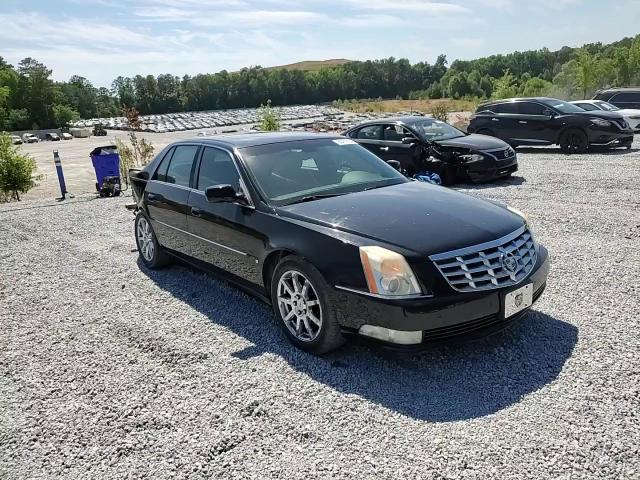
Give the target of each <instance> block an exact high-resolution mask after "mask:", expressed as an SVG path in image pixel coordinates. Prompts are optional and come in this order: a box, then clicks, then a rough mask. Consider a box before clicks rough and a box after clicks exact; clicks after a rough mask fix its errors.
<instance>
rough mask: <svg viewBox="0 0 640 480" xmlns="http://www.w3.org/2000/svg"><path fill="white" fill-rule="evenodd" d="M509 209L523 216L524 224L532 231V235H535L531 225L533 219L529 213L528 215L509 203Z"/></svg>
mask: <svg viewBox="0 0 640 480" xmlns="http://www.w3.org/2000/svg"><path fill="white" fill-rule="evenodd" d="M507 210H509V211H510V212H511V213H515V214H516V215H518V216H519V217H520V218H522V220H524V224H525V225H526V226H527V228H528V229H529V232H530V233H531V235H533V228H532V227H531V221H529V215H527V214H526V213H524V212H523V211H521V210H518V209H517V208H514V207H510V206H509V205H507Z"/></svg>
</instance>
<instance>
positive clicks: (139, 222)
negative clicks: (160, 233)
mask: <svg viewBox="0 0 640 480" xmlns="http://www.w3.org/2000/svg"><path fill="white" fill-rule="evenodd" d="M135 229H136V245H137V247H138V253H139V254H140V259H141V260H142V263H144V264H145V265H146V266H147V267H149V268H151V269H155V268H161V267H164V266H165V265H167V264H168V263H170V261H171V258H170V257H169V254H167V252H165V250H164V249H163V248H162V247H161V246H160V244H159V243H158V239H157V238H156V234H155V232H154V231H153V227H152V226H151V222H150V221H149V219H148V218H147V217H146V215H145V214H144V213H142V212H138V215H137V216H136V223H135Z"/></svg>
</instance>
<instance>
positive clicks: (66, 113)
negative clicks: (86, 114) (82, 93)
mask: <svg viewBox="0 0 640 480" xmlns="http://www.w3.org/2000/svg"><path fill="white" fill-rule="evenodd" d="M52 110H53V119H54V123H55V125H56V127H58V128H67V126H69V124H70V123H71V122H74V121H76V120H78V119H79V118H80V114H79V113H78V112H76V111H75V110H74V109H73V108H71V107H69V106H67V105H54V106H53V108H52Z"/></svg>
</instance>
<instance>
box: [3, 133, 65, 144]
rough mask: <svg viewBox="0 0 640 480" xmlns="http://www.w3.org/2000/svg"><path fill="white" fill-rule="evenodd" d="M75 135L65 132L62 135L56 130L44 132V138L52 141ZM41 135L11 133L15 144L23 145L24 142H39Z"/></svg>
mask: <svg viewBox="0 0 640 480" xmlns="http://www.w3.org/2000/svg"><path fill="white" fill-rule="evenodd" d="M72 139H73V136H72V135H71V134H70V133H66V132H63V133H62V134H61V135H58V134H57V133H56V132H47V133H45V134H44V140H47V141H50V142H57V141H60V140H72ZM40 141H41V140H40V137H38V136H37V135H36V134H34V133H23V134H22V137H20V136H18V135H11V142H12V143H13V144H14V145H22V144H23V143H38V142H40Z"/></svg>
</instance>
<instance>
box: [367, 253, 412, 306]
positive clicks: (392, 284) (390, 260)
mask: <svg viewBox="0 0 640 480" xmlns="http://www.w3.org/2000/svg"><path fill="white" fill-rule="evenodd" d="M360 260H361V261H362V268H363V270H364V276H365V278H366V279H367V286H368V287H369V292H370V293H373V294H376V295H380V296H383V297H395V296H404V295H420V294H421V293H422V292H421V290H420V285H419V284H418V281H417V280H416V277H415V275H414V274H413V271H412V270H411V267H409V264H408V263H407V261H406V260H405V258H404V257H403V256H402V255H400V254H399V253H396V252H393V251H391V250H387V249H386V248H382V247H376V246H371V247H360Z"/></svg>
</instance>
